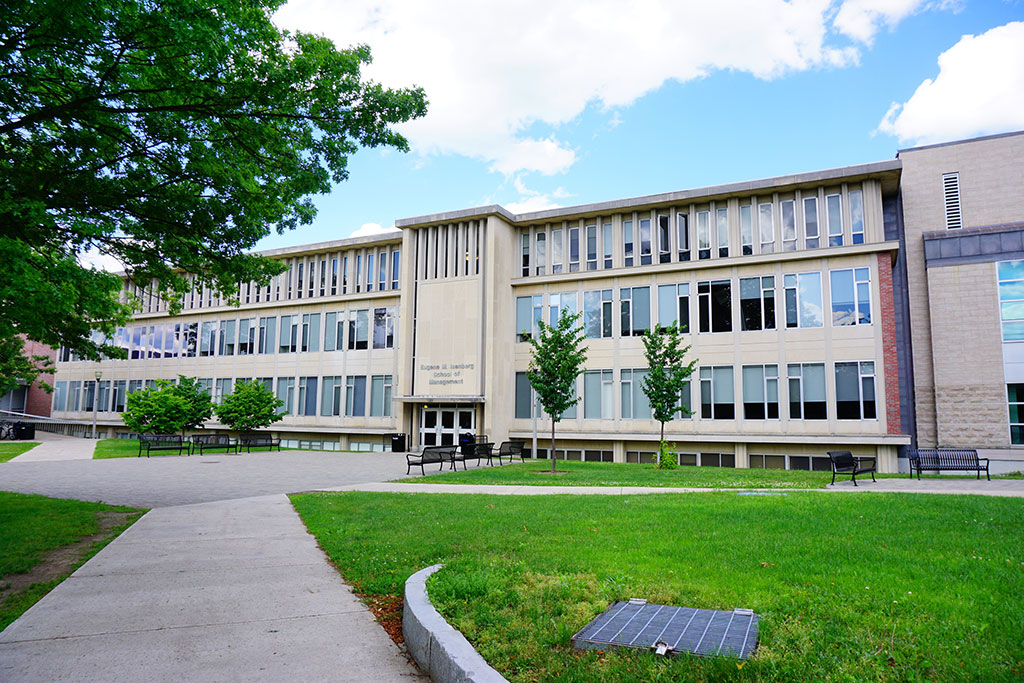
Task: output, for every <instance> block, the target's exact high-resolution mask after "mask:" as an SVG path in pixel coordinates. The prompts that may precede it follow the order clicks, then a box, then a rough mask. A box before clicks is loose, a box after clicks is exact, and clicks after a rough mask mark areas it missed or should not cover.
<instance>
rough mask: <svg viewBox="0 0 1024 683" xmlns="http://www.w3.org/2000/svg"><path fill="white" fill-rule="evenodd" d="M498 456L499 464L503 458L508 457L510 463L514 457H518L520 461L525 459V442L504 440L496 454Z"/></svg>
mask: <svg viewBox="0 0 1024 683" xmlns="http://www.w3.org/2000/svg"><path fill="white" fill-rule="evenodd" d="M494 455H495V457H497V458H498V464H499V465H500V464H501V459H502V458H505V457H507V458H508V461H509V463H510V464H511V463H512V458H515V457H518V458H519V461H520V462H525V461H524V460H523V442H522V441H504V442H502V444H501V445H500V446H498V452H497V453H495V454H494Z"/></svg>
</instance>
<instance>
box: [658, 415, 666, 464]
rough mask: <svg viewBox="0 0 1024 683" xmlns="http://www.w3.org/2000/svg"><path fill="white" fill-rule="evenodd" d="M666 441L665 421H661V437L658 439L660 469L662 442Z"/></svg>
mask: <svg viewBox="0 0 1024 683" xmlns="http://www.w3.org/2000/svg"><path fill="white" fill-rule="evenodd" d="M663 443H665V423H664V422H662V423H661V439H660V440H659V441H658V469H659V470H660V469H661V444H663Z"/></svg>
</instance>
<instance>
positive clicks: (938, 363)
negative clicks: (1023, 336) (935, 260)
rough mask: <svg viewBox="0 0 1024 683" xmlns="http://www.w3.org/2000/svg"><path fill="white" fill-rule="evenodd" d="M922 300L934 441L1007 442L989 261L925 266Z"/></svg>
mask: <svg viewBox="0 0 1024 683" xmlns="http://www.w3.org/2000/svg"><path fill="white" fill-rule="evenodd" d="M928 301H929V304H930V306H929V316H930V318H931V320H932V321H934V324H935V327H936V328H938V330H941V333H937V334H933V335H932V360H933V367H934V382H935V401H936V417H937V428H938V443H939V444H940V445H941V446H964V447H970V448H1000V447H1006V446H1008V445H1009V423H1008V421H1007V420H1008V418H1007V412H1006V388H1005V380H1004V377H1003V352H1002V342H1001V334H1000V329H999V303H998V291H997V283H996V269H995V264H993V263H977V264H971V265H964V266H944V267H940V268H931V269H930V270H929V271H928Z"/></svg>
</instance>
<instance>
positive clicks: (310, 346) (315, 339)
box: [300, 313, 320, 414]
mask: <svg viewBox="0 0 1024 683" xmlns="http://www.w3.org/2000/svg"><path fill="white" fill-rule="evenodd" d="M300 348H301V350H302V351H309V352H311V353H315V352H317V351H319V350H320V314H319V313H305V314H303V316H302V345H301V347H300ZM314 414H315V413H314Z"/></svg>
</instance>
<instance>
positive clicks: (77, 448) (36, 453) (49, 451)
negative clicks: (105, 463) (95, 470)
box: [10, 430, 96, 462]
mask: <svg viewBox="0 0 1024 683" xmlns="http://www.w3.org/2000/svg"><path fill="white" fill-rule="evenodd" d="M32 440H33V441H39V442H40V444H39V445H38V446H36V447H35V448H33V449H31V450H29V451H28V452H26V453H22V454H21V455H19V456H18V457H17V458H11V460H10V462H43V461H51V460H92V454H93V451H95V450H96V440H94V439H81V438H79V437H76V436H65V435H63V434H53V433H52V432H43V431H39V430H36V436H35V438H34V439H32Z"/></svg>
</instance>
